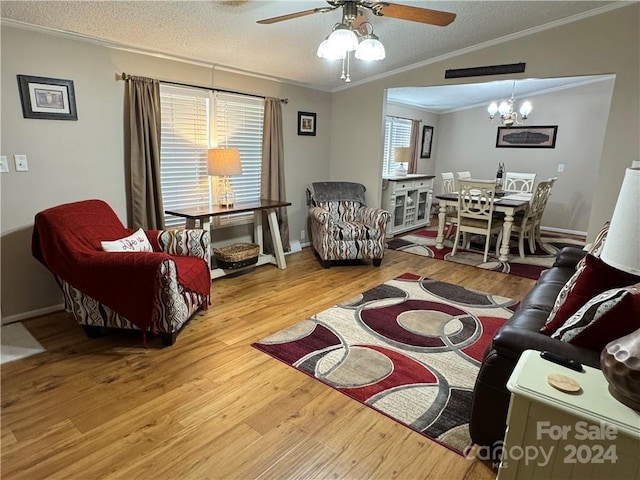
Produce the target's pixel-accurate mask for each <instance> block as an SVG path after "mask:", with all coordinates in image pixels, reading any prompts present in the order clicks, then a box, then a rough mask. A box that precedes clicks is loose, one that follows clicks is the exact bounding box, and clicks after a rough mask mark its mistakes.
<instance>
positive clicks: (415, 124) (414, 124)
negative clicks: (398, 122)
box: [407, 120, 421, 173]
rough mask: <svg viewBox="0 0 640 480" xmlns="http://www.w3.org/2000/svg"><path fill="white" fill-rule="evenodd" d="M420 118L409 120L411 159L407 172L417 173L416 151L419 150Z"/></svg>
mask: <svg viewBox="0 0 640 480" xmlns="http://www.w3.org/2000/svg"><path fill="white" fill-rule="evenodd" d="M420 123H421V121H420V120H411V138H410V140H409V142H410V144H409V146H410V147H411V160H410V161H409V168H407V173H418V152H419V151H420Z"/></svg>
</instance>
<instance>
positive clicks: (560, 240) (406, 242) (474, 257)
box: [387, 227, 585, 280]
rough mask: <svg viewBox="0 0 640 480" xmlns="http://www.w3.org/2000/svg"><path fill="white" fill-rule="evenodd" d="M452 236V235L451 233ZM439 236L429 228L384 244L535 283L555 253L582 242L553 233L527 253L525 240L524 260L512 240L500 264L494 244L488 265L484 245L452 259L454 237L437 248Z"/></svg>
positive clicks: (582, 243)
mask: <svg viewBox="0 0 640 480" xmlns="http://www.w3.org/2000/svg"><path fill="white" fill-rule="evenodd" d="M454 233H455V232H454ZM437 235H438V227H429V228H426V229H422V230H417V231H415V232H411V233H409V234H406V235H403V236H401V237H397V238H393V239H391V240H389V241H388V242H387V248H389V249H391V250H400V251H403V252H408V253H414V254H416V255H422V256H423V257H430V258H436V259H438V260H447V261H449V262H456V263H462V264H465V265H472V266H474V267H478V268H482V269H485V270H492V271H495V272H502V273H508V274H511V275H517V276H519V277H525V278H531V279H533V280H537V279H538V277H539V276H540V273H541V272H542V271H543V270H546V269H548V268H549V267H551V265H553V262H554V260H555V256H556V254H557V253H558V252H559V251H560V250H561V249H562V248H563V247H567V246H572V247H579V248H582V247H583V246H584V244H585V239H584V238H580V237H568V236H564V235H555V234H553V233H549V232H544V233H543V234H542V244H538V243H537V242H536V251H535V252H531V251H530V250H529V244H528V242H526V241H525V246H524V254H525V258H520V255H519V253H518V245H517V242H515V241H514V240H511V251H510V253H509V261H508V262H501V261H500V260H499V259H498V258H497V257H496V256H495V244H494V245H493V246H492V248H491V249H490V250H489V257H488V258H487V262H486V263H485V262H483V261H482V260H483V253H484V243H482V244H474V243H473V240H472V243H471V248H470V249H468V250H465V249H460V248H459V249H458V251H457V252H456V254H455V256H453V257H452V256H451V250H452V247H453V240H454V236H455V235H452V236H451V237H450V238H448V239H445V241H444V248H443V249H442V250H438V249H436V247H435V245H436V237H437ZM477 238H479V239H480V241H484V237H477Z"/></svg>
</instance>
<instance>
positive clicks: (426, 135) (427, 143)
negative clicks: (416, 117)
mask: <svg viewBox="0 0 640 480" xmlns="http://www.w3.org/2000/svg"><path fill="white" fill-rule="evenodd" d="M432 141H433V127H430V126H428V125H425V126H424V127H422V148H421V149H420V158H431V143H432Z"/></svg>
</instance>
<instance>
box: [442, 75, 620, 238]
mask: <svg viewBox="0 0 640 480" xmlns="http://www.w3.org/2000/svg"><path fill="white" fill-rule="evenodd" d="M613 86H614V81H613V79H607V80H604V81H601V82H597V83H590V84H588V85H582V86H578V87H574V88H567V89H564V90H561V91H555V92H551V93H547V94H543V95H536V96H532V97H527V98H528V100H530V101H531V103H532V105H533V108H534V110H533V111H532V113H531V116H530V118H529V120H528V121H527V125H528V126H536V125H557V126H558V134H557V137H556V146H555V148H496V146H495V145H496V136H497V127H496V125H492V124H491V122H490V121H489V118H488V116H487V110H486V108H485V106H482V107H478V108H474V109H468V110H462V111H458V112H453V113H449V114H443V115H440V127H441V128H440V135H439V141H440V144H439V149H438V159H437V163H436V173H437V174H438V180H439V176H440V173H441V172H456V171H467V170H468V171H470V172H471V175H472V177H473V178H484V179H492V178H495V175H496V171H497V169H498V163H500V162H502V163H504V164H505V168H506V170H507V171H513V172H531V173H536V174H537V177H536V180H538V181H540V180H546V179H547V178H551V177H558V180H557V181H556V183H555V185H554V187H553V191H552V196H551V199H550V200H549V203H548V205H547V208H546V210H545V215H544V218H543V225H544V226H546V227H552V228H557V229H564V230H570V231H576V232H586V231H587V229H588V225H589V215H590V213H591V206H592V204H593V193H594V191H595V188H596V185H597V181H598V171H599V169H600V159H601V158H602V146H603V143H604V133H605V129H606V126H607V121H608V118H609V106H610V104H611V96H612V92H613ZM517 105H519V102H518V101H516V106H517ZM558 164H564V165H565V170H564V173H558V171H557V170H558ZM436 183H437V185H439V184H440V183H441V182H439V181H438V182H436ZM435 188H436V190H435V191H437V192H439V191H440V187H439V186H436V187H435Z"/></svg>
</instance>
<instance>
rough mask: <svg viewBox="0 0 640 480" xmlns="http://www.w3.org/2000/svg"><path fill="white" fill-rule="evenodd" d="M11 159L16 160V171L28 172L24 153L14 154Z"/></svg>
mask: <svg viewBox="0 0 640 480" xmlns="http://www.w3.org/2000/svg"><path fill="white" fill-rule="evenodd" d="M13 160H14V161H15V162H16V172H28V171H29V165H27V156H26V155H14V156H13Z"/></svg>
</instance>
